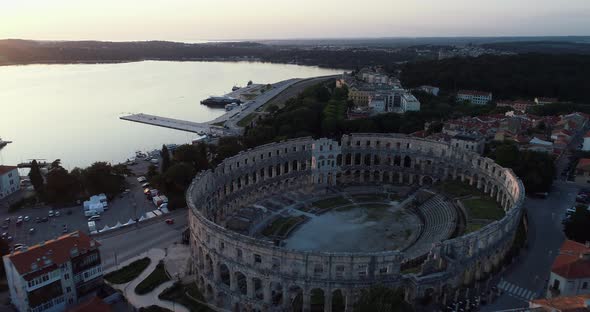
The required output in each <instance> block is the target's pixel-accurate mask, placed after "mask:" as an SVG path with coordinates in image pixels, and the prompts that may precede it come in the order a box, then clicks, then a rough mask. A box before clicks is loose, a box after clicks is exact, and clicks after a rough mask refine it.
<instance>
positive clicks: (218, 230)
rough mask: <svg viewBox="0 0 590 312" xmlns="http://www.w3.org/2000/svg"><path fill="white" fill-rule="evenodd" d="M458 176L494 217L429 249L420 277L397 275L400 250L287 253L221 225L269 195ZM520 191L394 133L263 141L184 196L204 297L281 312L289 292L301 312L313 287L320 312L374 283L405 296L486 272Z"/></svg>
mask: <svg viewBox="0 0 590 312" xmlns="http://www.w3.org/2000/svg"><path fill="white" fill-rule="evenodd" d="M447 179H457V180H461V181H466V182H468V183H470V184H471V185H474V186H476V187H478V188H480V189H481V190H482V191H484V192H485V193H486V194H488V195H489V196H491V197H492V198H494V199H495V200H496V201H497V202H498V203H499V205H500V206H501V207H502V208H503V209H504V210H505V212H506V215H505V217H504V218H502V219H501V220H498V221H495V222H493V223H491V224H488V225H487V226H485V227H484V228H482V229H480V230H478V231H476V232H472V233H469V234H467V235H464V236H460V237H456V238H453V239H448V240H445V241H442V242H439V243H435V244H433V245H432V247H431V248H430V251H429V252H428V253H427V254H426V255H425V256H426V260H425V261H424V263H423V265H422V267H421V271H422V273H421V274H403V273H402V272H401V266H402V263H404V262H405V261H409V260H411V259H409V258H408V257H407V255H405V254H404V252H401V251H386V252H371V253H328V252H304V251H295V250H287V249H284V248H281V247H277V246H275V244H274V243H273V242H272V241H265V240H261V239H256V238H253V237H250V236H246V235H241V234H238V233H236V232H233V231H231V230H228V229H225V228H224V224H225V223H224V222H225V218H226V217H227V216H228V215H231V214H232V213H233V212H234V211H235V210H236V209H238V208H240V207H242V206H244V205H248V204H251V203H254V202H255V201H257V200H260V199H261V198H264V197H265V196H268V195H269V194H271V193H281V192H286V191H289V190H301V189H308V190H314V189H322V188H325V187H326V186H330V185H338V184H339V183H347V182H351V181H354V182H356V183H377V184H379V183H382V184H388V183H400V182H401V183H416V184H422V183H426V182H430V183H432V182H435V181H439V180H447ZM523 201H524V187H523V185H522V183H521V181H520V180H519V179H518V178H517V177H516V176H515V174H514V173H513V172H512V171H511V170H510V169H505V168H502V167H500V166H498V165H497V164H496V163H495V162H494V161H493V160H491V159H488V158H484V157H481V156H480V155H478V154H476V153H473V152H470V151H466V150H463V149H460V148H457V147H453V146H450V145H449V144H448V143H444V142H436V141H429V140H424V139H419V138H413V137H408V136H405V135H401V134H351V135H345V136H343V137H342V138H341V140H340V142H338V141H333V140H328V139H319V140H314V139H312V138H299V139H294V140H289V141H283V142H279V143H271V144H267V145H263V146H259V147H256V148H254V149H250V150H247V151H244V152H242V153H240V154H238V155H236V156H234V157H231V158H228V159H226V160H225V161H224V162H223V163H221V164H220V165H219V166H217V167H216V168H215V169H214V170H208V171H205V172H202V173H200V174H199V175H198V176H196V177H195V179H194V180H193V182H192V184H191V186H190V187H189V190H188V191H187V203H188V206H189V208H190V209H189V227H190V233H191V236H190V246H191V257H192V269H193V272H195V273H196V281H197V283H198V284H199V286H200V287H201V289H203V290H204V293H205V294H206V296H207V298H208V300H209V301H210V302H211V303H214V304H216V305H218V306H223V307H229V306H231V307H232V309H234V310H236V309H239V310H240V311H241V310H260V311H279V310H280V311H285V310H287V311H288V310H290V309H291V301H292V300H293V298H294V297H295V296H296V295H299V296H300V298H302V300H301V301H302V307H303V310H304V311H308V310H309V308H310V304H311V294H312V291H313V292H314V293H315V294H317V293H318V292H320V293H323V296H324V302H325V304H324V310H325V311H331V307H332V305H331V304H330V303H331V300H332V298H333V297H334V296H335V295H339V296H342V298H343V299H344V305H345V309H346V311H352V305H353V304H354V302H355V300H356V298H357V296H358V295H359V292H360V290H362V289H364V288H367V287H369V286H371V285H375V284H384V285H387V286H392V287H402V288H403V289H404V290H405V294H406V297H407V299H408V300H410V301H411V300H412V299H414V298H417V297H422V296H433V297H436V298H438V299H441V300H444V298H446V297H447V296H448V295H450V291H451V290H452V289H454V288H456V287H459V286H461V285H465V284H469V283H471V282H473V281H474V280H477V279H480V278H481V277H483V276H485V275H486V274H489V273H490V272H491V271H492V270H493V269H494V268H496V267H497V266H498V265H499V263H500V261H501V260H502V259H503V257H504V255H505V253H506V252H507V250H508V249H509V248H510V246H511V244H512V241H513V238H514V235H515V232H516V229H517V227H518V223H519V221H520V217H521V214H522V204H523Z"/></svg>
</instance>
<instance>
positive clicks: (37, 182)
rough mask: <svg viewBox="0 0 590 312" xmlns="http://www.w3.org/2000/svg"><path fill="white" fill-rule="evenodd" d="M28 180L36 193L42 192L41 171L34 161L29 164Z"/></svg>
mask: <svg viewBox="0 0 590 312" xmlns="http://www.w3.org/2000/svg"><path fill="white" fill-rule="evenodd" d="M29 178H30V179H31V184H33V187H34V188H35V191H37V193H40V192H42V191H43V176H42V175H41V170H40V169H39V164H38V163H37V161H36V160H33V161H32V162H31V171H29Z"/></svg>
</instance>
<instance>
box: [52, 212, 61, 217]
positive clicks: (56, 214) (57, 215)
mask: <svg viewBox="0 0 590 312" xmlns="http://www.w3.org/2000/svg"><path fill="white" fill-rule="evenodd" d="M53 215H54V216H56V217H59V216H60V215H61V214H60V213H59V211H56V212H55V213H54V214H53Z"/></svg>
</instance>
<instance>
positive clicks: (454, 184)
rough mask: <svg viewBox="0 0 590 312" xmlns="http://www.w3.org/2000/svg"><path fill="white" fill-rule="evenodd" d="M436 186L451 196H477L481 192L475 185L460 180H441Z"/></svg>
mask: <svg viewBox="0 0 590 312" xmlns="http://www.w3.org/2000/svg"><path fill="white" fill-rule="evenodd" d="M436 188H437V189H438V190H439V191H441V192H443V193H445V194H448V195H450V196H451V197H463V196H467V195H474V196H478V195H481V194H482V192H481V191H480V190H478V189H477V188H476V187H473V186H471V185H469V184H467V183H463V182H460V181H447V182H443V183H440V184H439V185H437V187H436Z"/></svg>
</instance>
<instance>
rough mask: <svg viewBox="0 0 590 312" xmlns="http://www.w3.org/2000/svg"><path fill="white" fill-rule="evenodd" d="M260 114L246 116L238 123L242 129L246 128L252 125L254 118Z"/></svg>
mask: <svg viewBox="0 0 590 312" xmlns="http://www.w3.org/2000/svg"><path fill="white" fill-rule="evenodd" d="M257 115H258V114H256V113H250V114H248V115H246V117H244V118H242V120H240V121H238V126H240V127H245V126H249V125H250V123H251V122H252V120H254V118H256V116H257Z"/></svg>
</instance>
